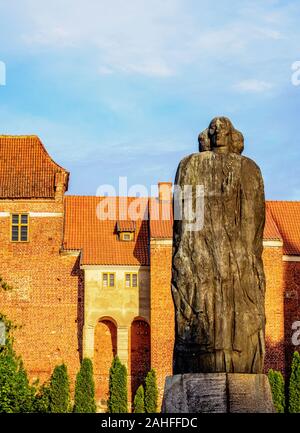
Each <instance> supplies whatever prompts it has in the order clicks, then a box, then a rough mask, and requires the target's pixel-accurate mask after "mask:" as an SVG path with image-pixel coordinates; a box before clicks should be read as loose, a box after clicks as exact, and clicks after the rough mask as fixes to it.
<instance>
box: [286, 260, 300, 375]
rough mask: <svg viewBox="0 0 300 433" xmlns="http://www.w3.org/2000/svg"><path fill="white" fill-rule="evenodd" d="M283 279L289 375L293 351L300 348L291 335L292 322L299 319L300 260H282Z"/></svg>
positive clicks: (287, 369) (288, 373)
mask: <svg viewBox="0 0 300 433" xmlns="http://www.w3.org/2000/svg"><path fill="white" fill-rule="evenodd" d="M283 281H284V341H285V367H286V368H285V373H286V377H289V375H290V369H291V363H292V357H293V353H294V352H295V351H296V350H297V351H299V350H300V346H295V345H294V344H293V342H292V336H293V333H294V332H295V331H294V330H293V329H292V325H293V323H294V322H297V321H300V308H299V299H300V262H283Z"/></svg>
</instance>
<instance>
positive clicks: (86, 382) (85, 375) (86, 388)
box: [73, 358, 96, 413]
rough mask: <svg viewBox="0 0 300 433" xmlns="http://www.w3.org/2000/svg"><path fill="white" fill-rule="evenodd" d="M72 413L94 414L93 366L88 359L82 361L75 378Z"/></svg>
mask: <svg viewBox="0 0 300 433" xmlns="http://www.w3.org/2000/svg"><path fill="white" fill-rule="evenodd" d="M73 412H75V413H94V412H96V403H95V384H94V377H93V364H92V361H91V360H90V359H88V358H84V359H83V361H82V363H81V366H80V370H79V372H78V373H77V376H76V384H75V403H74V408H73Z"/></svg>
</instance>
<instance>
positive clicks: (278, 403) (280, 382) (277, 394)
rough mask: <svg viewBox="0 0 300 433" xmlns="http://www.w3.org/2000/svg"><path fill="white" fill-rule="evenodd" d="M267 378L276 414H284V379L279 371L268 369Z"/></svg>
mask: <svg viewBox="0 0 300 433" xmlns="http://www.w3.org/2000/svg"><path fill="white" fill-rule="evenodd" d="M268 378H269V382H270V385H271V391H272V397H273V403H274V406H275V409H276V411H277V412H278V413H284V410H285V384H284V378H283V376H282V374H281V372H280V371H274V370H272V369H270V370H269V371H268Z"/></svg>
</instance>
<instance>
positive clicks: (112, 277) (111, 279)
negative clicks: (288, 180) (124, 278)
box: [109, 274, 115, 287]
mask: <svg viewBox="0 0 300 433" xmlns="http://www.w3.org/2000/svg"><path fill="white" fill-rule="evenodd" d="M109 287H115V275H114V274H109Z"/></svg>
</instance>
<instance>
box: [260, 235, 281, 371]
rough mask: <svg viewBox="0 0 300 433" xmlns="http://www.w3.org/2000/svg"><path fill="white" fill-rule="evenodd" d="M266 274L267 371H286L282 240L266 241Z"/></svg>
mask: <svg viewBox="0 0 300 433" xmlns="http://www.w3.org/2000/svg"><path fill="white" fill-rule="evenodd" d="M263 262H264V270H265V276H266V297H265V310H266V358H265V372H267V371H268V370H269V369H270V368H273V369H274V370H279V371H281V372H282V373H284V372H285V344H284V286H283V262H282V242H278V241H267V242H264V252H263Z"/></svg>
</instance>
